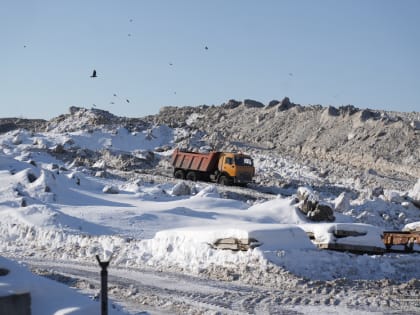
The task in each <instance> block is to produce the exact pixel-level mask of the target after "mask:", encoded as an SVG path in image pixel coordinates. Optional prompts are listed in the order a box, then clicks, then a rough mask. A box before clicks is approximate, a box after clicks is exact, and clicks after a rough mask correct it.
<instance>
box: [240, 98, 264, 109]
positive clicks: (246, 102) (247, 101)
mask: <svg viewBox="0 0 420 315" xmlns="http://www.w3.org/2000/svg"><path fill="white" fill-rule="evenodd" d="M243 104H244V106H245V107H246V108H261V107H264V104H263V103H261V102H258V101H254V100H250V99H245V100H244V101H243Z"/></svg>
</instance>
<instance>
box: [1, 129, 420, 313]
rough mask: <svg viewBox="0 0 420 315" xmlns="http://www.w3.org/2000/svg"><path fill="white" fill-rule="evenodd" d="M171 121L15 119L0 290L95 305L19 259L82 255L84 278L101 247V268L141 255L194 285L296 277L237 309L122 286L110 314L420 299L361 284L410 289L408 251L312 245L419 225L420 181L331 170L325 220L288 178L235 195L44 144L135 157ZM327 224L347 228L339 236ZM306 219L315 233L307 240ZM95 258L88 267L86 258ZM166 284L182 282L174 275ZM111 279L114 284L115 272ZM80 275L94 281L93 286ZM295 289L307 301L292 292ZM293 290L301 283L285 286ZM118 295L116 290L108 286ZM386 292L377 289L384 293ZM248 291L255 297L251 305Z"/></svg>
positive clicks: (370, 240) (413, 281) (375, 237)
mask: <svg viewBox="0 0 420 315" xmlns="http://www.w3.org/2000/svg"><path fill="white" fill-rule="evenodd" d="M180 132H181V131H180V130H173V129H170V128H168V127H166V126H160V127H155V128H152V129H149V130H146V131H144V132H135V133H133V132H128V131H127V130H126V129H124V128H119V129H116V130H114V131H112V132H111V131H107V130H100V129H98V130H94V131H92V130H89V131H87V130H78V131H74V132H61V131H60V130H59V128H56V129H54V130H51V131H49V132H45V133H38V134H33V133H30V132H28V131H23V130H18V131H12V132H9V133H6V134H2V135H0V149H1V150H0V215H1V221H0V251H1V253H2V256H3V257H8V258H9V259H14V260H17V261H20V262H21V263H20V264H18V263H16V262H12V261H10V260H9V259H6V258H1V257H0V267H1V268H6V269H9V270H10V271H11V272H10V273H9V274H8V275H7V276H0V295H5V294H7V293H10V292H20V291H22V290H24V291H25V290H26V291H30V292H31V294H32V303H33V304H32V305H33V309H32V314H34V315H41V314H42V315H43V314H93V311H92V310H93V309H94V308H95V307H96V310H97V311H98V312H99V309H100V308H99V303H98V302H97V301H95V300H92V299H89V298H88V297H86V296H81V295H79V294H81V293H77V292H76V290H74V289H69V288H68V287H66V286H64V285H62V284H57V283H55V282H52V281H51V280H48V279H45V278H42V277H41V278H40V277H39V276H35V275H31V274H30V273H29V272H28V271H27V270H26V267H25V265H26V266H28V267H32V268H34V269H35V270H37V272H38V273H46V274H49V275H50V277H51V274H52V273H53V271H52V270H53V269H52V268H53V267H54V266H55V267H57V266H58V264H59V263H61V264H67V265H72V264H73V265H74V266H80V267H79V269H78V272H81V271H84V272H85V273H84V277H85V278H87V275H88V271H87V269H89V272H90V271H91V270H92V268H94V266H95V265H96V261H95V255H100V257H102V258H103V259H111V269H110V275H111V274H112V272H113V269H112V268H116V269H115V270H114V271H115V273H116V274H117V272H122V270H124V269H125V270H127V271H129V270H132V271H133V272H135V271H136V270H143V269H144V268H145V269H147V270H149V271H150V270H151V272H152V274H154V276H153V277H157V276H156V273H158V272H164V273H165V272H171V273H175V274H177V275H178V276H179V275H180V274H184V275H188V276H191V277H192V278H188V279H189V280H188V283H189V285H190V286H193V287H194V286H197V287H199V283H200V279H202V278H206V279H212V280H214V281H217V280H223V281H228V282H229V283H234V284H235V285H237V284H238V285H239V283H240V284H243V285H248V286H250V288H252V287H253V286H255V287H254V289H255V288H257V287H258V288H260V287H261V286H263V287H266V288H270V290H272V289H274V288H276V286H278V283H279V281H283V280H284V281H289V282H290V285H292V287H298V286H299V285H302V288H305V289H302V292H303V293H302V292H301V293H298V292H296V291H293V290H294V289H291V287H287V289H288V290H289V292H290V294H289V295H290V296H288V297H290V301H289V300H287V296H286V297H285V298H284V299H280V300H276V299H274V298H273V299H271V300H270V301H269V302H268V300H267V302H266V303H265V304H264V303H263V302H261V301H258V299H255V301H252V302H246V303H251V304H252V306H246V307H245V306H243V305H242V307H243V309H236V311H235V307H236V306H235V307H234V306H232V304H228V301H227V300H228V299H227V298H226V297H225V298H226V301H224V303H225V304H226V305H225V306H224V308H222V309H217V308H216V309H212V306H211V305H213V304H212V303H208V302H202V300H199V298H198V297H195V299H196V300H194V301H195V302H194V303H192V302H191V303H189V302H188V303H187V302H186V301H185V298H183V297H180V300H181V301H183V302H182V303H184V306H183V307H182V306H180V305H179V303H181V302H179V301H176V300H171V301H172V302H167V303H166V304H159V303H157V302H155V303H153V302H152V301H151V299H149V300H147V301H146V302H145V301H144V300H142V301H143V302H142V303H143V304H142V305H144V308H142V309H139V306H138V305H137V306H133V305H131V306H130V305H129V303H128V302H127V301H125V302H126V304H124V301H121V300H124V299H121V300H120V301H119V303H120V305H122V306H119V307H116V308H112V307H111V311H112V312H113V313H112V314H114V313H115V314H120V313H124V312H126V313H131V314H139V313H140V311H142V310H149V312H150V313H152V314H153V313H157V314H159V313H160V312H162V313H165V312H167V313H174V312H175V313H183V312H185V311H186V310H190V311H191V313H205V312H207V311H209V312H210V311H214V312H220V313H225V312H226V313H230V312H231V313H235V312H236V313H249V312H251V313H252V312H256V313H258V312H260V313H270V312H271V311H273V310H274V309H273V307H275V306H273V305H274V304H275V303H278V307H280V308H279V309H278V310H283V311H285V310H287V311H290V312H291V311H294V312H300V313H313V312H314V311H315V312H321V313H361V312H362V313H363V312H366V313H368V312H378V313H382V312H391V311H411V312H416V311H420V307H419V300H418V299H416V298H414V299H412V302H407V303H405V304H398V303H397V302H395V301H394V300H393V299H395V297H394V295H393V294H392V292H391V293H388V295H387V296H385V297H382V298H381V297H377V298H376V299H373V300H372V299H370V298H371V297H370V293H369V292H375V291H374V290H376V289H374V288H375V286H376V287H377V286H378V282H377V281H382V282H380V283H382V284H381V285H380V286H379V287H381V286H382V287H383V288H391V289H392V288H393V287H392V286H401V285H403V286H404V285H405V286H406V287H408V288H410V290H414V291H410V292H415V290H417V292H418V290H419V289H420V286H419V285H420V284H419V269H418V265H419V262H420V254H419V253H412V254H404V253H384V254H383V255H368V254H364V255H355V254H351V253H343V252H333V251H326V250H320V249H318V248H317V246H316V245H315V243H317V242H318V243H322V242H335V243H341V244H343V243H344V244H350V245H366V246H372V247H376V248H381V249H384V245H383V242H382V240H381V233H382V231H384V230H390V229H403V228H404V227H405V226H406V228H407V229H415V228H416V227H417V226H419V224H418V222H419V221H420V209H419V208H417V207H416V206H415V205H414V204H413V203H412V202H410V199H409V198H407V196H409V195H415V194H418V191H417V190H419V191H420V185H417V186H416V187H417V188H415V187H414V188H413V190H412V191H410V192H397V191H384V192H383V193H382V194H377V196H374V195H372V193H371V191H369V190H368V189H366V190H363V189H360V191H359V194H358V195H355V194H351V193H347V192H345V191H346V189H347V188H348V189H349V190H350V189H354V188H355V185H354V184H355V181H354V180H353V179H347V180H348V182H349V185H348V186H347V187H346V186H345V185H343V184H340V188H341V191H340V189H337V188H336V189H331V190H328V189H325V190H324V191H322V192H320V194H321V196H320V197H321V198H323V199H324V201H325V202H326V203H329V204H330V205H331V206H332V207H333V209H334V211H335V213H334V215H335V218H336V220H335V222H332V223H331V222H328V223H325V222H318V223H314V222H312V221H309V220H308V218H307V217H306V216H305V215H304V214H303V213H302V212H300V211H299V209H298V208H297V202H296V200H295V195H294V193H296V191H293V190H292V191H291V190H290V189H289V190H287V194H285V195H282V194H280V193H281V192H282V189H280V188H279V190H278V191H279V194H278V195H274V196H273V195H266V198H260V197H259V196H261V194H257V192H255V196H258V197H255V198H248V199H247V196H249V195H252V194H253V192H252V190H250V189H243V190H241V189H238V190H235V194H232V195H231V196H237V195H240V196H242V197H241V198H235V199H232V198H227V197H229V196H230V195H229V194H226V193H225V192H226V188H225V187H219V186H218V185H214V184H209V183H199V182H196V183H193V182H183V181H175V180H173V179H170V178H168V179H166V180H162V179H160V180H157V179H156V180H154V179H153V178H152V177H150V176H149V177H146V176H141V174H135V173H131V174H130V175H129V176H126V177H122V176H105V177H104V176H99V175H100V174H98V172H97V170H98V169H106V164H107V163H108V161H106V160H98V161H96V163H95V164H94V165H92V167H91V168H88V167H86V166H78V165H77V164H76V163H74V162H72V161H64V160H61V159H58V158H57V157H56V155H54V154H53V153H52V152H56V151H57V147H58V146H60V147H61V148H62V150H68V149H72V150H73V151H75V152H78V153H79V154H83V152H84V151H83V150H85V149H89V150H92V151H99V150H102V149H112V150H114V151H118V152H126V153H129V154H131V155H132V156H136V157H140V158H142V156H144V155H146V154H147V152H149V151H153V150H154V148H156V147H162V146H165V145H169V146H173V141H174V138H176V137H177V136H179V134H180ZM170 153H171V151H170V150H169V151H166V152H161V153H158V152H154V154H155V155H156V156H161V157H162V159H164V158H165V157H166V156H168V155H169V154H170ZM76 157H77V155H76ZM255 163H256V168H257V172H259V173H260V174H269V176H271V178H278V179H280V178H283V177H285V176H287V177H290V178H295V179H298V180H300V181H301V182H302V181H304V179H305V178H311V179H317V178H316V175H315V174H313V173H312V172H311V170H310V169H308V168H305V167H299V166H297V165H294V164H291V163H289V162H287V161H286V160H284V159H282V158H281V157H271V156H258V157H257V158H256V159H255ZM95 175H98V176H95ZM267 176H268V175H267ZM319 181H320V182H322V179H319ZM345 181H346V179H343V182H345ZM416 189H417V190H416ZM242 191H243V193H241V192H242ZM290 194H291V196H290ZM286 195H288V196H286ZM244 196H245V197H244ZM337 230H346V231H352V232H354V233H356V235H353V236H348V237H344V238H341V237H337V235H336V233H335V231H337ZM308 233H309V234H312V235H313V236H314V237H315V243H314V242H312V241H311V240H310V239H309V237H308ZM223 239H235V240H249V239H251V240H252V243H251V245H250V246H249V248H248V249H247V250H244V251H231V250H222V249H218V248H217V246H216V244H217V242H218V241H220V240H223ZM414 249H415V250H417V251H420V245H418V244H416V245H415V247H414ZM40 266H42V268H41V267H40ZM48 266H50V267H48ZM63 268H64V267H63ZM42 270H43V271H42ZM96 271H97V274H98V277H99V267H98V266H96ZM63 273H68V274H71V272H70V267H68V268H67V269H65V268H64V271H63ZM72 276H73V277H76V275H75V274H72ZM80 277H81V276H80V275H79V278H80ZM76 278H77V277H76ZM82 278H83V277H82ZM124 279H126V281H127V283H128V284H130V281H132V279H131V280H130V277H129V276H126V277H125V278H124ZM191 279H192V280H191ZM194 279H195V280H194ZM79 280H80V279H79ZM86 281H88V280H86ZM343 281H344V282H346V285H348V286H350V287H351V290H350V292H346V293H344V291H342V292H341V291H339V290H338V289H337V288H339V287H341V288H343V287H345V286H346V285H344V284H343ZM358 281H363V283H366V285H365V287H364V288H363V289H360V290H359V289H358V288H359V287H358V286H359V285H358V284H357V283H358ZM384 281H385V282H387V281H388V282H389V283H388V284H384ZM64 282H65V281H64ZM151 282H153V281H151ZM347 282H348V283H347ZM111 283H112V281H111ZM355 283H356V284H355ZM234 284H232V285H231V286H229V287H228V290H229V291H233V292H234V291H235V285H234ZM130 285H131V286H130ZM130 285H127V287H126V288H125V290H129V291H130V292H131V293H130V296H134V295H136V293H138V292H137V291H136V290H135V288H134V287H133V286H134V285H135V284H134V282H131V284H130ZM165 285H168V284H167V283H166V284H163V286H165ZM220 285H221V284H217V285H216V284H215V285H214V286H220ZM283 285H285V284H283ZM129 286H130V287H129ZM170 286H175V287H177V290H178V291H175V292H180V290H181V288H180V287H179V286H182V284H180V285H179V286H176V285H175V284H174V283H172V284H171V285H170ZM311 286H313V287H315V286H319V287H320V288H328V287H334V288H335V289H334V290H336V289H337V292H336V294H335V295H334V294H332V293H331V294H330V293H329V292H330V291H328V290H327V291H328V292H327V291H325V292H324V293H320V294H324V295H323V298H324V303H322V305H319V303H316V302H314V301H315V300H316V299H317V298H316V297H314V296H313V293H312V291H311V290H310V289H309V288H310V287H311ZM120 287H122V288H123V287H124V282H122V284H121V283H120ZM128 287H129V288H128ZM79 289H81V291H83V292H84V294H88V291H89V288H88V289H86V288H81V287H80V286H79ZM90 289H91V290H90V291H95V290H96V291H97V289H98V287H96V289H95V290H93V289H92V287H90ZM219 289H220V287H219ZM284 289H286V288H284ZM121 290H124V288H123V289H121ZM145 290H146V291H147V290H150V292H152V290H151V289H147V288H146V289H145ZM197 290H199V289H197ZM220 290H221V289H220ZM226 290H227V289H226ZM250 290H251V291H252V290H253V289H250ZM255 290H256V289H255ZM305 290H306V295H307V297H306V298H307V299H308V301H309V302H308V303H305V302H304V301H305ZM203 291H205V292H204V293H202V294H203V295H205V294H208V296H210V293H209V291H211V290H210V288H209V287H207V288H206V289H205V290H204V289H203ZM321 291H322V289H320V292H321ZM391 291H392V290H391ZM237 292H242V291H241V290H240V289H238V291H237ZM340 292H341V293H340ZM377 292H378V291H376V293H377ZM318 293H319V292H318ZM96 294H97V292H96ZM299 294H301V295H302V297H301V299H300V300H296V297H297V296H299ZM373 294H375V293H373ZM410 294H411V293H410ZM413 294H414V293H413ZM93 295H95V293H93ZM59 296H65V297H66V298H59ZM118 296H119V295H118V293H117V292H115V298H116V299H118ZM360 296H363V298H360ZM120 297H121V296H120ZM293 297H294V298H293ZM417 297H418V296H417ZM156 299H157V298H156ZM197 299H198V300H197ZM384 299H385V300H386V299H388V300H387V301H388V303H383V301H384ZM327 300H328V301H329V302H328V303H327V302H325V301H327ZM197 301H198V302H197ZM199 301H201V302H199ZM243 301H245V300H243ZM276 301H277V302H276ZM409 301H411V300H409ZM312 302H313V303H312ZM177 303H178V304H177ZM182 303H181V304H182ZM200 303H201V304H200ZM229 303H233V302H232V301H229ZM243 303H244V304H246V303H245V302H243ZM261 303H262V304H261ZM375 303H376V304H375ZM410 303H411V304H410ZM216 304H217V303H216ZM258 305H260V306H261V305H266V308H265V309H258ZM247 307H248V308H247ZM123 308H125V309H123ZM133 308H134V309H135V311H133ZM219 308H221V306H220V305H219ZM163 310H166V311H163ZM278 310H277V311H278ZM273 312H274V311H273ZM210 313H211V312H210Z"/></svg>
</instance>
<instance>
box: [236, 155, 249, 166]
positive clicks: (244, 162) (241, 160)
mask: <svg viewBox="0 0 420 315" xmlns="http://www.w3.org/2000/svg"><path fill="white" fill-rule="evenodd" d="M235 164H236V165H239V166H252V165H253V163H252V159H251V158H250V157H246V156H235Z"/></svg>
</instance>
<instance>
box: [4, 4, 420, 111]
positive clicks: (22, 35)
mask: <svg viewBox="0 0 420 315" xmlns="http://www.w3.org/2000/svg"><path fill="white" fill-rule="evenodd" d="M419 14H420V1H417V0H401V1H396V0H395V1H394V0H392V1H390V0H353V1H347V0H342V1H335V0H331V1H327V0H325V1H313V0H307V1H303V0H294V1H281V0H272V1H268V0H266V1H255V0H253V1H248V0H229V1H228V0H224V1H221V0H212V1H200V0H189V1H187V0H185V1H182V0H180V1H174V0H167V1H160V0H154V1H152V0H150V1H145V0H144V1H142V0H132V1H124V0H119V1H117V0H114V1H108V0H100V1H99V0H90V1H89V0H72V1H59V0H54V1H53V0H51V1H46V0H39V1H32V0H27V1H22V0H4V1H1V2H0V35H1V39H2V45H1V49H0V86H1V90H0V91H1V92H0V117H24V118H44V119H50V118H52V117H55V116H58V115H60V114H64V113H67V112H68V108H69V107H70V106H82V107H87V108H90V107H92V106H96V107H97V108H101V109H105V110H108V111H110V112H111V113H113V114H116V115H120V116H128V117H142V116H145V115H149V114H155V113H157V112H158V111H159V108H160V107H162V106H167V105H173V106H186V105H188V106H190V105H191V106H193V105H202V104H207V105H220V104H222V103H223V102H225V101H227V100H228V99H231V98H233V99H237V100H243V99H245V98H250V99H255V100H258V101H261V102H263V103H265V104H267V103H268V102H269V101H270V100H273V99H279V100H281V99H282V98H283V97H285V96H288V97H289V98H290V99H291V101H292V102H294V103H298V104H302V105H309V104H321V105H324V106H327V105H333V106H337V107H338V106H341V105H348V104H352V105H355V106H357V107H360V108H372V109H385V110H395V111H419V110H420V19H419ZM206 46H207V47H208V49H207V50H206V49H205V47H206ZM93 69H96V71H97V74H98V77H97V78H94V79H92V78H90V75H91V73H92V71H93ZM114 94H116V95H117V96H114ZM127 99H128V100H129V102H127Z"/></svg>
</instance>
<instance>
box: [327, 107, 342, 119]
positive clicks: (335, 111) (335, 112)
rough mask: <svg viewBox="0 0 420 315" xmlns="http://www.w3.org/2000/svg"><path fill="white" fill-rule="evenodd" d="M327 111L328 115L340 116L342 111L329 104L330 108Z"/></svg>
mask: <svg viewBox="0 0 420 315" xmlns="http://www.w3.org/2000/svg"><path fill="white" fill-rule="evenodd" d="M326 113H327V114H328V116H333V117H336V116H340V111H339V110H338V109H337V108H335V107H334V106H328V108H327V109H326Z"/></svg>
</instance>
